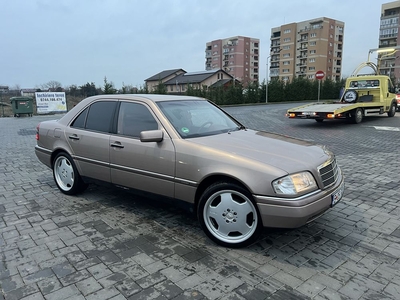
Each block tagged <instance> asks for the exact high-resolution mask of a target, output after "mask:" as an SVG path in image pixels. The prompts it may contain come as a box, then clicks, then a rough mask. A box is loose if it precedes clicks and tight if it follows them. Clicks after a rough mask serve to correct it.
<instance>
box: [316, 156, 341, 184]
mask: <svg viewBox="0 0 400 300" xmlns="http://www.w3.org/2000/svg"><path fill="white" fill-rule="evenodd" d="M318 170H319V175H321V179H322V183H323V185H324V188H327V187H329V186H331V185H332V184H334V183H335V182H336V179H337V176H338V172H339V168H338V166H337V164H336V159H335V158H334V159H333V160H332V161H329V162H327V163H325V164H323V165H321V166H319V168H318Z"/></svg>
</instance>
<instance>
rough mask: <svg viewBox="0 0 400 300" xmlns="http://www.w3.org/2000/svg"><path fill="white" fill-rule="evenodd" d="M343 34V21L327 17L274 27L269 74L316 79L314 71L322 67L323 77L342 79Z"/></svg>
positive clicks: (290, 77) (278, 76) (281, 76)
mask: <svg viewBox="0 0 400 300" xmlns="http://www.w3.org/2000/svg"><path fill="white" fill-rule="evenodd" d="M343 36H344V22H341V21H338V20H333V19H330V18H325V17H321V18H316V19H312V20H307V21H303V22H299V23H289V24H284V25H282V26H280V27H276V28H272V29H271V48H270V54H269V56H268V58H267V69H268V72H269V77H270V78H271V79H272V78H279V79H281V80H292V79H293V78H297V77H304V78H308V79H315V73H316V72H317V71H323V72H324V73H325V77H324V80H325V79H331V80H334V81H336V80H340V79H341V74H342V56H343ZM269 59H270V60H269Z"/></svg>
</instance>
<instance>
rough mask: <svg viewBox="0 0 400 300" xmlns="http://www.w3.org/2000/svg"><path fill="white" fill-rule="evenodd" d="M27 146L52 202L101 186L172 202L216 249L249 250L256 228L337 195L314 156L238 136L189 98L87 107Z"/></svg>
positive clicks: (284, 143) (283, 224) (298, 146)
mask: <svg viewBox="0 0 400 300" xmlns="http://www.w3.org/2000/svg"><path fill="white" fill-rule="evenodd" d="M36 139H37V145H36V147H35V153H36V156H37V157H38V159H39V160H40V161H41V162H42V163H43V164H45V165H46V166H48V167H49V168H51V169H52V171H53V177H54V180H55V183H56V184H57V186H58V188H59V189H60V191H61V192H63V193H65V194H67V195H73V194H77V193H81V192H83V191H84V189H85V188H86V187H87V185H88V184H89V183H93V182H96V183H111V184H113V185H115V186H118V187H123V188H125V189H126V188H128V189H132V190H140V191H144V192H148V193H151V194H153V195H156V196H157V197H159V198H162V199H163V200H166V201H170V203H171V205H176V202H175V200H178V201H179V202H180V203H184V204H186V205H187V206H189V207H190V208H191V209H193V211H194V212H195V213H196V215H197V217H198V219H199V222H200V225H201V227H202V228H203V230H204V232H205V233H206V235H207V236H208V237H209V238H210V239H211V240H213V241H214V242H215V243H217V244H219V245H222V246H226V247H236V248H237V247H244V246H247V245H249V244H251V243H254V242H255V241H256V240H257V238H258V236H259V234H260V233H261V231H262V229H263V227H279V228H295V227H299V226H302V225H304V224H306V223H308V222H311V221H313V220H314V219H315V218H317V217H318V216H320V215H321V214H322V213H324V212H325V211H326V210H328V209H329V208H331V207H333V206H334V205H335V204H336V203H338V201H340V200H341V198H342V196H343V192H344V181H343V175H342V172H341V170H340V168H339V166H338V165H337V163H336V160H335V156H334V155H333V154H332V153H331V152H330V151H328V150H327V149H326V148H325V147H324V146H318V145H314V144H311V143H308V142H305V141H302V140H299V139H295V138H290V137H287V136H281V135H278V134H274V133H268V132H263V131H254V130H251V129H248V128H245V126H243V125H242V124H240V122H238V121H237V120H235V119H234V118H233V117H232V116H230V115H229V114H227V113H226V112H224V111H223V110H222V109H221V108H219V107H218V106H216V105H215V104H213V103H212V102H210V101H208V100H206V99H203V98H198V97H189V96H169V95H99V96H93V97H89V98H86V99H84V100H82V101H81V102H80V103H79V104H77V105H76V106H75V107H74V108H73V109H71V110H70V111H69V112H68V113H67V114H65V115H64V116H63V117H61V118H60V119H59V120H54V121H44V122H41V123H40V124H39V125H38V126H37V134H36Z"/></svg>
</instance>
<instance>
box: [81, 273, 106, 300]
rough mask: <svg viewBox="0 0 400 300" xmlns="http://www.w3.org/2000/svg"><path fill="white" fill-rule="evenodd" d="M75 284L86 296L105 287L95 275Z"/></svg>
mask: <svg viewBox="0 0 400 300" xmlns="http://www.w3.org/2000/svg"><path fill="white" fill-rule="evenodd" d="M75 286H76V288H77V289H78V290H79V291H80V292H81V293H82V295H84V296H87V295H89V294H92V293H94V292H97V291H99V290H101V289H102V288H103V287H102V286H101V284H100V283H98V282H97V280H96V279H94V278H93V277H89V278H86V279H83V280H80V281H79V282H77V283H76V284H75Z"/></svg>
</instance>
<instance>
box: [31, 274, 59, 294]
mask: <svg viewBox="0 0 400 300" xmlns="http://www.w3.org/2000/svg"><path fill="white" fill-rule="evenodd" d="M36 284H37V286H38V287H39V289H40V291H41V293H42V294H43V295H47V294H49V293H52V292H54V291H57V290H59V289H61V288H62V287H63V285H62V284H61V283H60V281H59V280H58V278H57V276H55V275H54V276H50V277H46V278H44V279H42V280H40V281H38V282H36Z"/></svg>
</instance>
